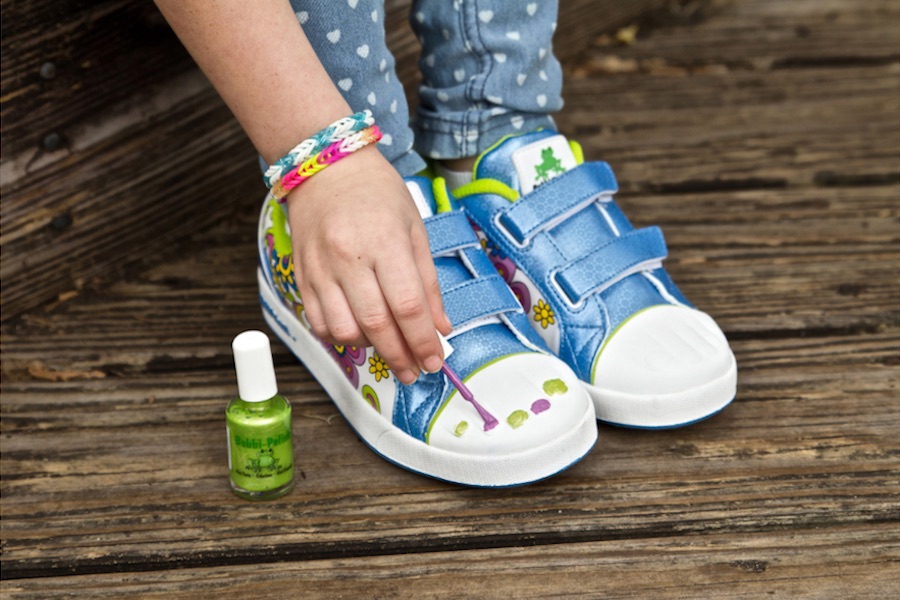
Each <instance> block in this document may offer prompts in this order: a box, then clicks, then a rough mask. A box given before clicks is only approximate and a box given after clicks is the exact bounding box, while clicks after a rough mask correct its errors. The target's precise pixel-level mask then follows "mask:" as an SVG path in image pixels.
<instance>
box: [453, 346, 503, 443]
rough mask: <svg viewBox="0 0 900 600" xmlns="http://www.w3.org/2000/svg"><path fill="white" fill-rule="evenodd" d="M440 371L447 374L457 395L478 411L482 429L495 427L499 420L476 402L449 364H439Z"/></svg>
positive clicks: (487, 429) (486, 429)
mask: <svg viewBox="0 0 900 600" xmlns="http://www.w3.org/2000/svg"><path fill="white" fill-rule="evenodd" d="M441 371H443V372H444V375H446V376H447V379H449V380H450V383H452V384H453V386H454V387H455V388H456V389H457V390H459V395H460V396H462V397H463V398H465V399H466V400H468V401H469V402H471V403H472V406H474V407H475V410H477V411H478V414H479V415H481V418H482V419H483V420H484V430H485V431H490V430H491V429H493V428H494V427H496V426H497V424H498V423H499V421H497V418H496V417H495V416H494V415H492V414H491V413H489V412H488V411H487V409H486V408H484V407H483V406H481V405H480V404H478V402H477V401H476V400H475V396H473V395H472V392H471V391H470V390H469V388H467V387H466V384H464V383H463V382H462V379H460V378H459V375H457V374H456V372H455V371H454V370H453V369H451V368H450V365H448V364H447V363H446V362H445V363H444V364H443V366H441Z"/></svg>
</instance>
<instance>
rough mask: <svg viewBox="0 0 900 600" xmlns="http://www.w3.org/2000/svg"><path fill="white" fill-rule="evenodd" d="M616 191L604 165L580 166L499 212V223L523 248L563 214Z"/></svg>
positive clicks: (586, 164) (613, 178)
mask: <svg viewBox="0 0 900 600" xmlns="http://www.w3.org/2000/svg"><path fill="white" fill-rule="evenodd" d="M618 189H619V188H618V185H617V184H616V178H615V176H614V175H613V172H612V169H611V168H610V167H609V165H608V164H606V163H605V162H590V163H584V164H582V165H579V166H577V167H575V168H574V169H572V170H571V171H567V172H566V173H563V174H562V175H560V176H558V177H554V178H553V179H551V180H550V181H548V182H547V183H544V184H542V185H541V186H539V187H538V188H536V189H535V190H534V191H533V192H531V193H530V194H527V195H525V196H522V197H521V198H519V199H518V200H516V201H515V202H513V203H512V204H511V205H510V207H509V208H507V209H505V210H504V211H503V212H502V213H501V215H500V223H501V224H502V225H503V226H504V227H506V229H507V230H508V231H509V233H510V234H511V235H512V236H513V237H514V238H515V239H516V241H517V242H518V244H519V245H524V244H526V243H527V242H528V240H530V239H531V237H532V236H534V235H535V234H536V233H538V232H539V231H541V230H543V229H545V228H547V227H549V226H551V225H553V224H554V223H556V222H557V220H559V219H560V218H562V217H564V216H565V215H566V214H567V213H570V212H572V211H574V210H576V209H577V208H578V207H579V206H585V205H587V204H589V203H590V202H591V201H593V200H594V199H595V198H596V197H597V196H600V195H601V194H610V195H611V194H614V193H615V192H617V191H618Z"/></svg>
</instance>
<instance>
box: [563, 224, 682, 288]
mask: <svg viewBox="0 0 900 600" xmlns="http://www.w3.org/2000/svg"><path fill="white" fill-rule="evenodd" d="M667 255H668V250H667V249H666V241H665V239H664V238H663V234H662V231H661V230H660V228H659V227H646V228H644V229H638V230H635V231H631V232H629V233H626V234H625V235H622V236H620V237H617V238H615V239H614V240H612V241H610V242H609V243H608V244H605V245H604V246H601V247H600V248H597V249H596V250H594V251H592V252H590V253H588V254H585V255H584V256H582V257H581V258H578V259H577V260H575V261H573V262H571V263H569V264H568V265H566V266H565V267H563V268H561V269H559V270H558V271H556V273H555V274H554V275H553V277H554V279H555V280H556V282H557V283H558V284H559V287H560V288H561V289H562V291H564V292H565V294H566V295H567V296H568V297H569V300H570V301H571V302H572V304H578V303H579V302H581V301H582V300H583V299H584V298H586V297H587V296H588V294H592V293H599V292H602V291H603V290H605V289H606V288H608V287H609V286H611V285H612V284H614V283H616V282H617V281H619V280H620V279H623V278H625V277H627V276H628V275H631V274H632V273H636V272H638V271H641V270H643V268H645V267H646V266H647V265H649V264H651V263H654V262H659V261H661V260H663V259H664V258H666V256H667Z"/></svg>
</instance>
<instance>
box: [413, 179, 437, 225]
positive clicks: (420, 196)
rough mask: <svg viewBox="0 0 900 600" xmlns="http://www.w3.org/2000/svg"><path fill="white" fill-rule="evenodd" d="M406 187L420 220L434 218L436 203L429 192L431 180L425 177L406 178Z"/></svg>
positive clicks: (432, 194)
mask: <svg viewBox="0 0 900 600" xmlns="http://www.w3.org/2000/svg"><path fill="white" fill-rule="evenodd" d="M406 187H407V189H409V194H410V195H411V196H412V199H413V202H415V203H416V208H418V209H419V215H421V217H422V219H427V218H428V217H432V216H434V214H435V213H436V212H437V203H436V202H435V201H434V193H432V191H431V180H430V179H428V178H426V177H407V178H406Z"/></svg>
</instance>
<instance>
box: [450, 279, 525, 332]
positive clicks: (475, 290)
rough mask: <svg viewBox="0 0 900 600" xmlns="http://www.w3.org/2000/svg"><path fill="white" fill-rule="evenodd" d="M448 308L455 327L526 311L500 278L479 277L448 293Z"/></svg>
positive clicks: (451, 321) (451, 289)
mask: <svg viewBox="0 0 900 600" xmlns="http://www.w3.org/2000/svg"><path fill="white" fill-rule="evenodd" d="M444 308H445V309H446V311H447V316H448V317H450V323H452V324H453V327H455V328H456V327H462V326H463V325H466V324H467V323H471V322H472V321H474V320H476V319H481V318H483V317H489V316H491V315H496V314H500V313H504V312H508V311H512V310H519V309H521V308H522V307H521V306H520V305H519V303H518V302H517V301H516V297H515V296H514V295H513V293H512V292H511V291H510V289H509V287H507V285H506V282H505V281H503V278H502V277H500V276H499V275H491V276H489V277H479V278H478V279H472V280H470V281H466V282H465V283H461V284H459V285H457V286H456V287H453V288H450V289H449V290H447V291H446V292H444Z"/></svg>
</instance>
